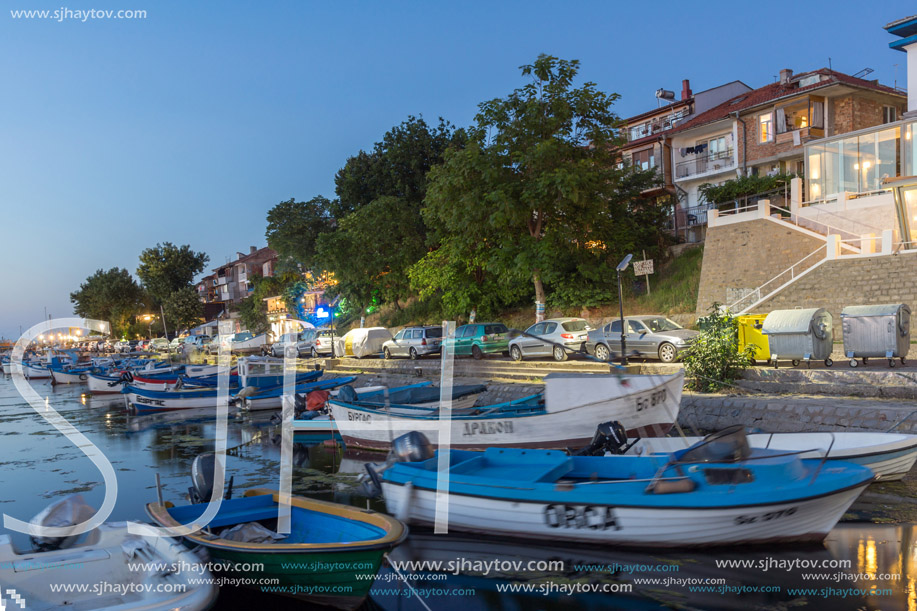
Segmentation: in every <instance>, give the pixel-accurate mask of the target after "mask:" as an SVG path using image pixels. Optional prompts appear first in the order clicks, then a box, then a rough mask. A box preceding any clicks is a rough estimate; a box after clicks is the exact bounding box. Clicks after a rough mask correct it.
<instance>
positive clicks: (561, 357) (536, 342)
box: [509, 318, 592, 361]
mask: <svg viewBox="0 0 917 611" xmlns="http://www.w3.org/2000/svg"><path fill="white" fill-rule="evenodd" d="M591 328H592V327H590V326H589V323H588V322H586V320H585V319H583V318H550V319H548V320H543V321H541V322H538V323H535V324H534V325H532V326H531V327H529V328H528V329H526V330H525V335H520V336H518V337H514V338H513V339H511V340H510V341H509V355H510V356H511V357H513V360H514V361H521V360H522V359H524V358H531V357H544V356H553V357H554V360H555V361H566V360H567V358H568V356H569V354H570V353H571V352H582V350H583V344H585V343H586V335H587V333H588V331H589V330H590V329H591ZM539 338H540V339H539Z"/></svg>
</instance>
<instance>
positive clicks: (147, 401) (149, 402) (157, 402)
mask: <svg viewBox="0 0 917 611" xmlns="http://www.w3.org/2000/svg"><path fill="white" fill-rule="evenodd" d="M136 402H137V403H140V404H141V405H156V406H159V407H162V406H164V405H165V402H164V401H162V400H160V399H147V398H146V397H137V401H136Z"/></svg>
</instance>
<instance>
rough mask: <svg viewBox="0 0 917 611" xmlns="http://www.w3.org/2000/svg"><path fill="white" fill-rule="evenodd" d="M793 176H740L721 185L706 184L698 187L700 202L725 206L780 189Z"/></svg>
mask: <svg viewBox="0 0 917 611" xmlns="http://www.w3.org/2000/svg"><path fill="white" fill-rule="evenodd" d="M795 177H796V175H795V174H776V175H774V176H742V177H740V178H734V179H732V180H727V181H726V182H724V183H723V184H721V185H713V184H710V183H709V182H708V183H704V184H702V185H701V186H700V187H698V189H697V190H698V192H699V193H700V196H701V199H702V201H705V202H707V203H709V204H727V203H732V202H734V201H735V200H737V199H739V198H743V197H748V196H750V195H757V194H758V193H766V192H768V191H773V190H774V189H782V188H784V187H785V186H786V185H788V184H789V182H790V180H792V179H793V178H795Z"/></svg>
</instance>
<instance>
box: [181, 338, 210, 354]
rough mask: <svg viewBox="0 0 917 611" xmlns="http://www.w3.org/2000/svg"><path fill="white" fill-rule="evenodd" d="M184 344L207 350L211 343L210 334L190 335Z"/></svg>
mask: <svg viewBox="0 0 917 611" xmlns="http://www.w3.org/2000/svg"><path fill="white" fill-rule="evenodd" d="M183 343H184V345H186V346H193V347H195V348H198V349H199V350H205V349H206V348H207V346H208V345H210V336H209V335H189V336H188V337H186V338H185V340H184V342H183Z"/></svg>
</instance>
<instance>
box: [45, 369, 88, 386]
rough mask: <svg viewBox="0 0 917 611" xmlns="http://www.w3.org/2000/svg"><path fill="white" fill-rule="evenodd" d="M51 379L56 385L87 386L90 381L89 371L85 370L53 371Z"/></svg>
mask: <svg viewBox="0 0 917 611" xmlns="http://www.w3.org/2000/svg"><path fill="white" fill-rule="evenodd" d="M51 379H52V380H53V381H54V383H55V384H86V383H87V382H88V380H89V371H88V370H85V369H83V370H79V369H76V370H70V371H64V370H59V369H52V370H51Z"/></svg>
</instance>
